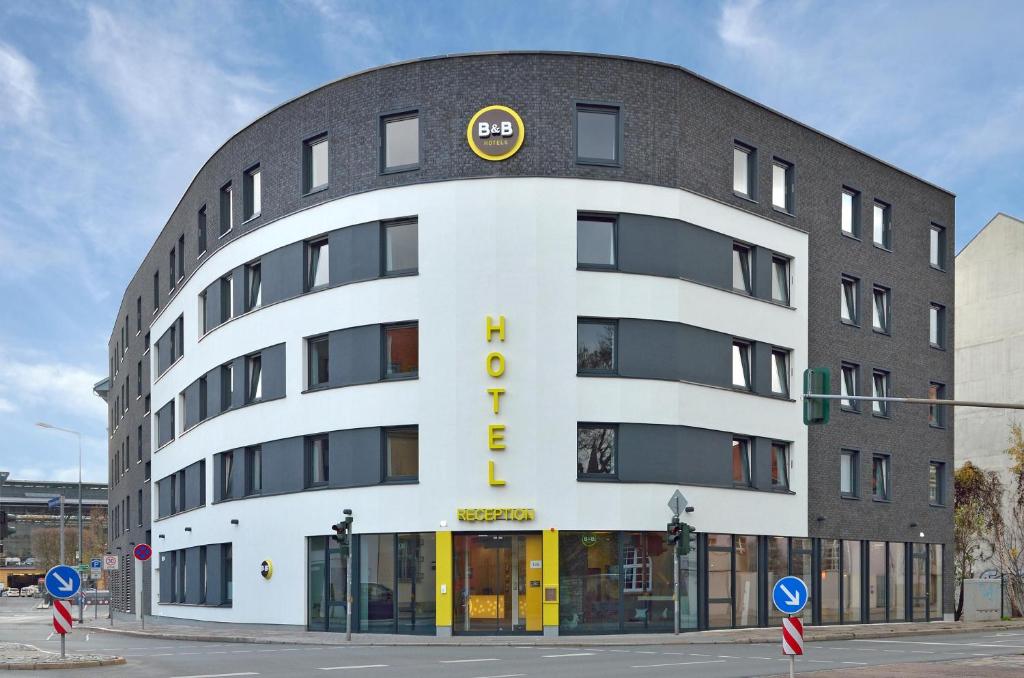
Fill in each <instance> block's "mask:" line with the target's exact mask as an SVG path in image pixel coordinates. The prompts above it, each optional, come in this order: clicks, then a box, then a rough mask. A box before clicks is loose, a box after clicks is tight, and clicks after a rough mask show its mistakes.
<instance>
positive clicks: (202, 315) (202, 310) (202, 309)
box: [197, 290, 210, 336]
mask: <svg viewBox="0 0 1024 678" xmlns="http://www.w3.org/2000/svg"><path fill="white" fill-rule="evenodd" d="M197 324H198V325H199V336H203V335H204V334H206V333H207V332H209V331H210V330H209V328H208V327H207V325H206V290H203V291H202V292H200V293H199V322H198V323H197Z"/></svg>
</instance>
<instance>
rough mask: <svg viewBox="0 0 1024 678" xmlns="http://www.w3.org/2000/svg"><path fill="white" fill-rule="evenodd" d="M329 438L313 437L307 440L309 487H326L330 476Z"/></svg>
mask: <svg viewBox="0 0 1024 678" xmlns="http://www.w3.org/2000/svg"><path fill="white" fill-rule="evenodd" d="M327 440H328V438H327V436H325V435H323V436H311V437H309V438H307V439H306V477H307V479H308V482H307V486H310V487H312V486H316V485H326V484H327V480H328V478H329V477H330V476H329V470H330V468H329V466H328V464H329V457H330V452H329V448H328V442H327Z"/></svg>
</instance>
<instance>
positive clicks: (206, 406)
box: [198, 375, 210, 421]
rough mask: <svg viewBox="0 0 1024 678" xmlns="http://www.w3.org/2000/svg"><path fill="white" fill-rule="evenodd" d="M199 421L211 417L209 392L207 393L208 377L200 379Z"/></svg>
mask: <svg viewBox="0 0 1024 678" xmlns="http://www.w3.org/2000/svg"><path fill="white" fill-rule="evenodd" d="M198 388H199V421H203V420H204V419H206V418H207V417H208V416H209V415H210V403H209V392H208V391H207V382H206V376H205V375H204V376H202V377H199V387H198Z"/></svg>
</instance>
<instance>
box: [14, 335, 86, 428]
mask: <svg viewBox="0 0 1024 678" xmlns="http://www.w3.org/2000/svg"><path fill="white" fill-rule="evenodd" d="M99 379H100V377H99V376H97V374H96V373H95V372H93V371H92V370H90V369H88V368H86V367H82V366H79V365H72V364H68V363H63V362H60V361H58V360H56V359H52V358H50V357H47V356H42V355H38V354H34V355H31V356H28V357H19V356H16V355H14V354H12V353H11V352H9V351H6V350H4V349H3V347H0V412H2V411H5V410H4V409H3V403H6V404H8V405H9V406H10V407H11V408H12V409H9V410H6V411H8V412H10V411H14V410H15V409H16V410H20V411H25V410H29V411H31V412H34V413H35V414H37V415H38V416H40V417H43V416H53V415H61V414H63V415H71V416H74V417H84V418H87V419H89V420H91V422H92V424H93V425H94V426H95V425H97V424H98V425H99V426H100V427H102V426H104V425H105V424H104V421H105V419H106V406H105V405H104V403H103V401H102V400H101V399H100V398H98V397H97V396H96V395H95V394H94V393H93V392H92V387H93V384H95V383H96V382H97V381H99ZM30 423H31V422H30Z"/></svg>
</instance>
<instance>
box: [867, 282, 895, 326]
mask: <svg viewBox="0 0 1024 678" xmlns="http://www.w3.org/2000/svg"><path fill="white" fill-rule="evenodd" d="M891 296H892V295H891V292H890V290H889V288H887V287H882V286H881V285H875V287H874V289H872V291H871V301H872V303H871V327H872V328H873V329H874V330H875V331H876V332H881V333H883V334H889V332H890V328H889V314H890V311H891V309H892V300H891Z"/></svg>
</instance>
